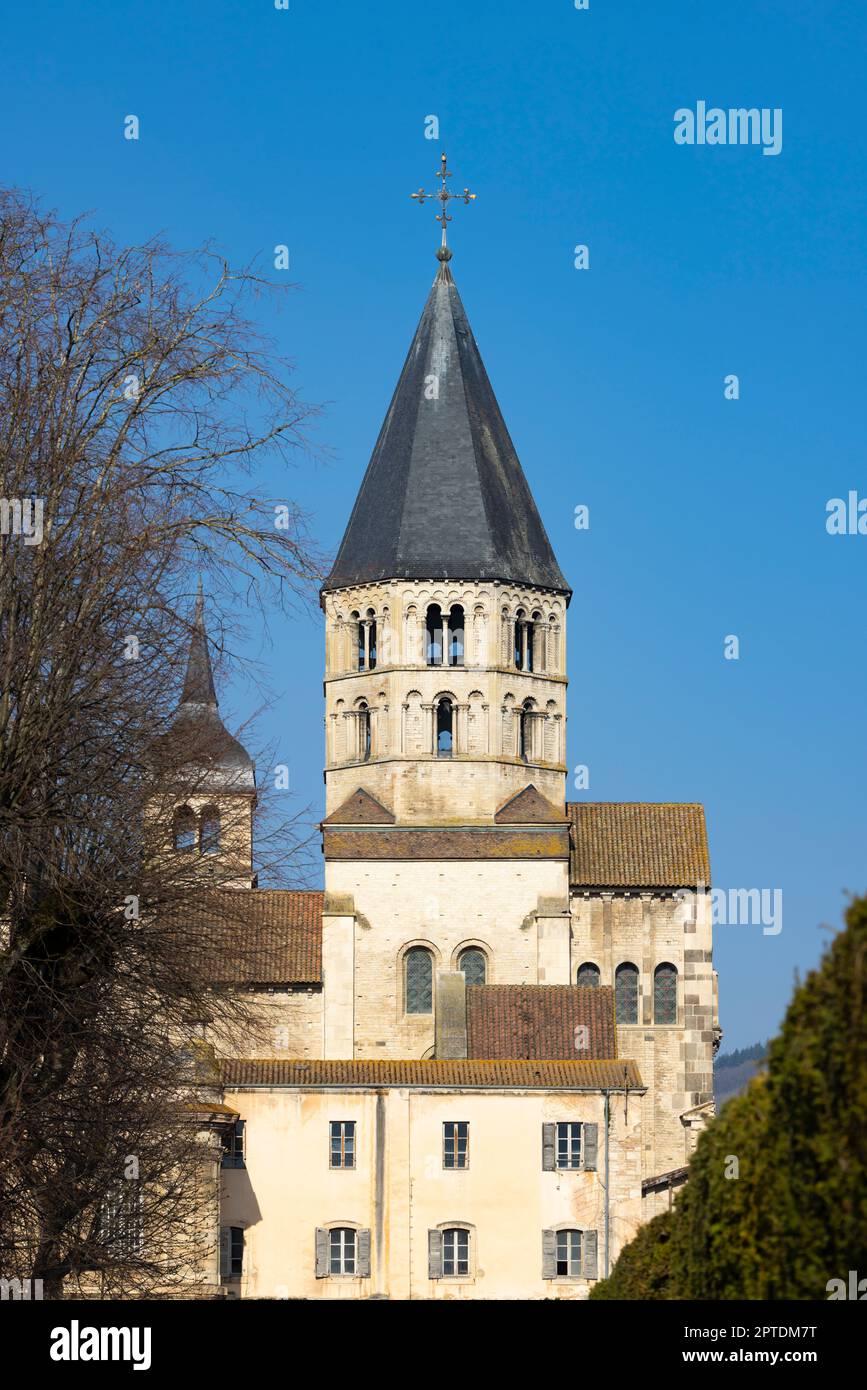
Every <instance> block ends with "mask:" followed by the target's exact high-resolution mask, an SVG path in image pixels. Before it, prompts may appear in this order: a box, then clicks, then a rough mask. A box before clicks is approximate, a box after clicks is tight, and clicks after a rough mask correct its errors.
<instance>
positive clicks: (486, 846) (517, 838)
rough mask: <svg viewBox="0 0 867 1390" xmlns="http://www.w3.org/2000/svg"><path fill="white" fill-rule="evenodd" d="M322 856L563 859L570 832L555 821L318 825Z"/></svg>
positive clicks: (329, 857) (564, 823) (353, 857)
mask: <svg viewBox="0 0 867 1390" xmlns="http://www.w3.org/2000/svg"><path fill="white" fill-rule="evenodd" d="M323 846H324V852H325V858H326V859H428V860H430V859H566V858H567V856H568V854H569V833H568V826H567V824H566V822H565V821H563V822H561V824H560V825H558V826H555V825H523V826H505V825H502V826H501V825H486V826H476V827H473V828H472V829H468V828H464V829H446V828H442V827H429V826H424V827H422V826H394V827H392V826H385V827H382V826H369V827H367V828H366V829H363V830H361V829H359V830H336V829H334V828H333V827H332V826H327V825H326V826H324V827H323Z"/></svg>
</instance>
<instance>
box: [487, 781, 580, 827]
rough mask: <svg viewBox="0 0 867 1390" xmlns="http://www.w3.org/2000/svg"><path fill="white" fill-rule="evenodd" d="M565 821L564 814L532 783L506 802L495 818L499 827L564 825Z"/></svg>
mask: <svg viewBox="0 0 867 1390" xmlns="http://www.w3.org/2000/svg"><path fill="white" fill-rule="evenodd" d="M565 819H566V817H565V814H564V812H562V811H558V810H557V807H556V806H552V804H551V802H550V801H548V799H547V798H546V797H544V796H543V795H542V793H541V792H538V791H537V790H536V788H535V787H534V786H533V783H532V782H530V783H529V784H528V785H527V786H526V787H524V789H523V791H519V792H516V793H515V795H514V796H510V797H509V799H508V801H504V802H503V804H502V806H501V807H500V809H499V811H497V812H496V814H495V816H494V820H495V822H496V823H497V825H528V824H533V823H534V822H538V821H560V822H561V824H562V822H563V821H564V820H565Z"/></svg>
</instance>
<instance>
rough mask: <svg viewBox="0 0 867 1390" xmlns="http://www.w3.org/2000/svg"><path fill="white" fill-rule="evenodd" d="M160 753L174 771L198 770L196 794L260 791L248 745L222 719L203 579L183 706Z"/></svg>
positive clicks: (158, 745)
mask: <svg viewBox="0 0 867 1390" xmlns="http://www.w3.org/2000/svg"><path fill="white" fill-rule="evenodd" d="M155 753H156V755H157V756H159V757H160V758H162V759H163V760H164V761H165V763H166V764H167V765H169V766H171V767H173V768H174V769H175V770H177V769H179V768H183V767H187V768H189V767H194V768H196V769H198V773H199V776H200V784H199V783H197V785H196V788H195V789H196V790H203V791H204V790H214V791H254V790H255V786H256V773H255V768H254V765H253V759H252V758H251V757H250V755H249V753H248V752H247V750H246V748H244V746H243V744H241V743H239V741H238V739H236V738H234V737H233V736H232V735H231V734H230V733H229V731H228V729H227V728H226V726H225V724H224V723H223V721H222V718H221V717H220V711H219V707H218V705H217V692H216V688H215V686H214V673H213V670H212V668H211V655H210V651H209V649H208V634H207V632H206V630H205V601H204V596H203V594H202V585H201V581H199V590H198V593H197V595H196V611H195V617H194V620H193V631H192V636H191V637H190V649H189V652H188V654H187V670H186V675H185V677H184V688H183V691H182V693H181V700H180V704H179V705H178V708H177V713H176V714H175V717H174V721H173V723H172V727H171V728H170V729H169V731H168V733H166V734H164V735H163V736H162V737H161V738H158V739H157V740H156V744H155Z"/></svg>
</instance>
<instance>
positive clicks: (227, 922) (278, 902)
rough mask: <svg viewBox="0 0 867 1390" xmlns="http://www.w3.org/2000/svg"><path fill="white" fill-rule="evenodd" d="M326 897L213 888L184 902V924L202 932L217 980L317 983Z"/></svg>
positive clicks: (290, 891)
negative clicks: (187, 902) (324, 899)
mask: <svg viewBox="0 0 867 1390" xmlns="http://www.w3.org/2000/svg"><path fill="white" fill-rule="evenodd" d="M323 896H324V895H323V894H322V893H321V892H319V891H310V892H302V891H298V890H295V889H278V888H275V889H271V888H238V889H223V890H219V889H218V890H212V891H211V892H209V893H202V894H201V895H196V897H195V898H194V899H193V900H192V901H191V903H190V904H189V905H187V904H185V905H184V924H185V926H189V928H190V929H191V930H192V931H194V932H197V933H198V936H199V940H200V942H201V950H202V951H203V953H205V954H206V956H207V961H208V970H209V972H210V975H211V979H212V980H213V981H214V982H215V983H220V984H231V985H243V984H249V985H278V984H279V985H287V984H318V983H319V982H320V981H321V979H322V900H323Z"/></svg>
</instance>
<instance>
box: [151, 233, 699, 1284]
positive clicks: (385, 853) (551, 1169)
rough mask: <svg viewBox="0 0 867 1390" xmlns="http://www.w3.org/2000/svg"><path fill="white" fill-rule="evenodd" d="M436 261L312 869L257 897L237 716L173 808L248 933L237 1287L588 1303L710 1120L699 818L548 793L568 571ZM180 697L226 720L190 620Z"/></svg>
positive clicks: (349, 628)
mask: <svg viewBox="0 0 867 1390" xmlns="http://www.w3.org/2000/svg"><path fill="white" fill-rule="evenodd" d="M439 259H440V264H439V268H438V273H437V275H436V278H435V280H434V283H433V286H432V288H431V291H430V294H429V296H428V300H427V303H426V305H425V308H424V311H423V313H422V317H421V320H420V322H419V325H418V328H417V330H416V333H415V336H414V338H413V340H412V344H411V346H410V349H409V353H408V355H407V358H406V362H405V365H404V368H403V371H402V373H401V376H400V379H399V381H398V384H397V387H396V390H395V392H394V396H393V398H392V401H391V405H390V407H389V410H388V414H387V415H386V418H385V421H384V423H383V426H382V429H381V432H380V435H379V438H378V440H377V442H376V446H375V448H374V451H373V456H372V458H371V461H370V465H369V467H368V470H367V473H366V475H365V478H364V481H363V483H362V485H361V489H360V492H359V495H358V498H357V500H356V503H355V506H354V508H353V511H352V514H351V516H350V518H349V522H348V525H347V528H346V533H345V535H344V538H343V542H342V544H341V547H340V550H339V553H338V555H337V559H336V561H335V564H334V568H333V570H332V572H331V574H330V576H329V578H328V580H327V581H326V583H325V585H324V587H323V590H322V609H323V612H324V617H325V686H324V690H325V740H324V758H325V783H326V813H325V817H324V820H323V822H322V849H323V857H324V885H325V886H324V891H322V892H293V891H277V890H268V889H259V888H257V887H255V886H253V885H254V884H255V878H254V870H253V862H254V853H253V845H252V840H251V836H252V831H251V829H250V826H251V825H252V819H251V813H252V805H253V801H254V798H255V778H254V773H253V768H252V764H251V763H250V761H249V759H248V758H247V757H246V754H245V752H244V750H243V748H241V746H240V744H238V743H237V742H236V741H235V740H234V739H232V738H231V737H230V735H229V734H228V733H226V732H225V730H223V733H224V734H225V739H224V740H222V742H221V747H222V753H221V754H220V755H219V756H218V757H217V758H216V761H215V763H214V766H213V767H212V768H211V770H210V771H209V774H208V777H209V784H208V788H207V790H206V791H205V792H203V794H202V796H201V797H200V798H199V799H198V801H197V802H196V803H195V804H192V805H186V804H185V805H184V806H182V807H178V808H177V809H176V812H175V829H174V834H175V841H174V843H175V847H176V849H177V851H178V852H185V853H193V854H197V853H206V852H207V851H209V850H210V851H212V852H220V853H224V854H231V855H232V856H234V861H233V862H234V863H235V870H234V871H233V872H234V873H235V877H234V878H232V880H231V886H230V887H229V888H226V889H224V890H222V891H224V892H226V893H231V894H232V895H233V899H232V901H233V903H234V904H235V906H236V909H237V914H238V919H239V927H238V940H239V946H240V945H241V944H243V943H244V942H246V943H248V944H252V945H253V946H256V945H258V946H260V947H263V948H264V947H267V950H263V951H261V952H260V953H259V954H258V955H254V956H252V957H250V958H249V959H248V960H247V963H245V958H244V953H243V952H242V951H241V952H239V964H238V966H237V970H236V972H235V976H234V978H233V979H232V980H231V981H228V982H227V983H230V984H231V985H232V986H233V987H234V988H236V989H240V990H243V991H247V992H249V993H250V995H251V996H253V995H254V996H255V999H256V1006H257V1009H258V1010H259V1015H260V1017H261V1019H262V1037H261V1039H260V1040H258V1041H257V1043H256V1046H255V1050H253V1049H252V1048H248V1049H245V1048H244V1047H243V1046H240V1047H239V1046H238V1044H237V1042H234V1043H233V1044H231V1045H229V1043H228V1042H227V1041H226V1040H225V1039H212V1040H211V1041H212V1042H213V1044H214V1048H215V1063H214V1070H213V1074H212V1076H211V1078H210V1083H211V1085H210V1090H209V1092H208V1095H209V1097H210V1100H209V1102H208V1104H209V1106H210V1114H211V1121H212V1124H213V1125H214V1127H215V1132H216V1133H218V1134H219V1135H220V1137H221V1148H220V1150H219V1155H218V1154H217V1150H216V1149H215V1164H216V1163H217V1162H218V1163H219V1165H220V1166H219V1171H218V1173H217V1172H216V1169H215V1187H214V1191H215V1212H214V1240H213V1256H212V1263H211V1267H210V1269H211V1272H210V1275H209V1279H210V1283H211V1285H212V1286H213V1290H214V1291H220V1292H222V1293H223V1294H224V1295H228V1296H231V1297H241V1298H246V1297H254V1298H263V1297H264V1298H281V1297H282V1298H286V1297H289V1298H303V1299H323V1298H324V1299H338V1298H351V1299H359V1298H392V1299H437V1298H470V1299H513V1298H519V1299H546V1298H572V1299H576V1298H577V1299H581V1298H585V1297H586V1296H587V1294H588V1292H589V1290H590V1288H591V1287H592V1284H593V1281H595V1280H596V1279H599V1278H602V1277H604V1275H605V1274H606V1272H607V1271H608V1270H609V1269H610V1267H611V1265H612V1264H613V1262H614V1260H615V1259H616V1257H617V1254H618V1252H619V1250H620V1249H621V1247H622V1246H623V1245H624V1244H625V1243H626V1242H627V1241H628V1240H630V1239H631V1237H632V1236H633V1235H634V1234H635V1232H636V1230H637V1228H638V1226H639V1225H640V1224H641V1223H642V1222H643V1221H645V1220H647V1219H648V1218H649V1217H650V1216H652V1215H654V1214H655V1213H656V1212H657V1211H658V1210H660V1209H661V1207H662V1206H663V1205H666V1204H667V1203H668V1202H669V1201H670V1200H671V1193H672V1190H674V1189H676V1187H677V1185H678V1184H679V1183H680V1182H682V1181H683V1177H684V1167H685V1164H686V1162H687V1159H688V1156H689V1154H690V1152H691V1149H692V1146H693V1144H694V1142H695V1138H696V1135H697V1132H698V1131H699V1130H700V1129H701V1127H702V1126H703V1125H704V1124H705V1123H706V1121H707V1119H708V1117H709V1116H710V1115H711V1114H712V1113H713V1095H712V1086H713V1082H712V1059H713V1054H714V1050H715V1045H716V1043H717V1042H718V1025H717V1007H716V988H715V975H714V972H713V967H712V958H711V915H710V911H709V906H708V898H707V891H706V890H705V889H704V887H702V891H701V892H699V893H695V892H693V894H692V895H691V896H689V897H686V898H684V897H679V896H678V893H677V890H678V889H683V888H689V889H692V890H695V889H696V887H697V885H702V886H704V885H709V884H710V870H709V863H708V853H707V844H706V836H705V827H704V816H703V811H702V808H701V806H699V805H696V804H679V805H674V804H666V803H662V804H647V803H595V804H594V803H589V802H584V801H581V802H578V803H568V802H567V801H566V771H567V767H566V692H567V680H566V653H567V634H568V608H569V599H570V589H569V585H568V582H567V580H566V578H565V577H564V575H563V573H562V571H561V569H560V566H559V564H558V562H557V559H556V557H555V556H554V554H553V551H552V549H551V546H550V544H549V541H548V537H547V535H546V532H545V529H544V526H543V524H542V521H541V519H540V516H539V513H538V511H537V509H536V506H535V503H534V501H533V497H532V494H531V492H530V489H529V486H528V483H527V480H526V478H525V476H524V473H523V471H522V468H521V465H520V463H519V461H518V458H517V456H516V454H515V450H514V448H513V445H512V442H511V439H510V437H509V434H508V431H507V429H506V425H505V422H504V420H503V416H502V414H501V413H500V408H499V405H498V403H497V400H496V398H495V396H494V393H493V391H492V389H491V385H490V383H489V381H488V377H487V374H486V372H485V368H484V366H483V364H482V360H481V357H480V355H479V351H478V348H477V346H476V342H475V339H474V337H473V334H472V331H471V329H470V326H469V323H468V321H467V317H466V314H465V312H464V309H463V305H462V303H461V300H460V297H459V295H458V291H457V288H456V286H455V282H454V280H453V278H452V274H451V271H450V266H449V260H450V253H449V252H448V251H447V250H443V251H442V252H440V257H439ZM444 497H447V498H448V499H449V505H448V507H443V506H442V504H441V499H442V498H444ZM178 718H179V720H180V721H181V722H182V723H183V722H184V721H186V723H187V724H188V725H191V726H195V725H196V724H197V722H199V721H204V722H205V723H207V724H208V726H209V728H210V729H211V732H212V733H213V731H214V729H215V728H216V727H217V726H219V728H220V729H222V724H221V721H220V716H219V712H218V708H217V700H216V694H215V691H214V688H213V681H212V678H211V671H210V661H209V657H208V649H207V639H206V636H205V632H204V625H203V620H202V617H201V613H200V614H199V618H198V623H197V629H196V635H195V637H194V640H193V647H192V650H191V654H190V666H189V671H188V676H187V683H186V685H185V690H184V698H183V700H182V703H181V706H180V709H179V714H178ZM214 721H216V723H215V722H214ZM313 733H314V731H313V729H312V728H311V730H310V735H311V737H313ZM221 739H222V736H221ZM218 742H220V740H218ZM237 807H240V809H241V813H240V815H239V816H232V817H231V819H232V823H233V827H234V829H233V836H232V843H231V844H228V843H226V836H225V832H224V839H223V841H222V842H221V840H220V834H221V823H222V824H223V826H225V825H226V824H227V823H228V820H229V818H230V817H229V814H228V813H229V811H230V810H231V809H232V808H237ZM245 837H246V838H245ZM249 960H255V961H256V962H257V963H256V964H255V965H251V964H250V963H249ZM217 1194H218V1195H217ZM217 1203H218V1204H219V1210H217V1209H216V1204H217ZM218 1228H219V1240H218V1238H217V1231H218Z"/></svg>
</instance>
